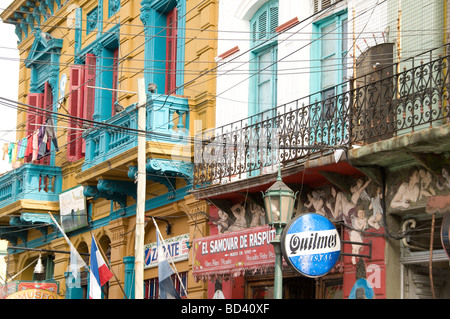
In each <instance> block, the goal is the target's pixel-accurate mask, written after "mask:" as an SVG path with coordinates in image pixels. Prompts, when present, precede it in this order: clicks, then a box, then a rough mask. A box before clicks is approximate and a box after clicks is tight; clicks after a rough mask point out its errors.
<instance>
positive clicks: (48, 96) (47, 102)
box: [42, 82, 53, 123]
mask: <svg viewBox="0 0 450 319" xmlns="http://www.w3.org/2000/svg"><path fill="white" fill-rule="evenodd" d="M42 108H43V109H45V110H48V111H53V93H52V87H51V86H50V84H49V83H48V82H45V88H44V105H43V106H42ZM48 117H51V113H46V112H44V113H43V114H42V123H44V122H45V119H46V118H48Z"/></svg>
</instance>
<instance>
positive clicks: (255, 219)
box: [249, 204, 266, 228]
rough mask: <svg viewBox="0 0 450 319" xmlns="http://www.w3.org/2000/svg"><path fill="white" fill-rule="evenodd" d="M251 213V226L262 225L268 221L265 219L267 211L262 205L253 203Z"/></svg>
mask: <svg viewBox="0 0 450 319" xmlns="http://www.w3.org/2000/svg"><path fill="white" fill-rule="evenodd" d="M251 214H252V221H251V222H250V226H249V227H250V228H252V227H257V226H261V225H264V224H265V223H266V221H265V216H266V212H265V210H264V209H263V208H262V207H261V206H259V205H256V204H253V205H252V206H251Z"/></svg>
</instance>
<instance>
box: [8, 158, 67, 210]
mask: <svg viewBox="0 0 450 319" xmlns="http://www.w3.org/2000/svg"><path fill="white" fill-rule="evenodd" d="M61 188H62V174H61V168H60V167H55V166H47V165H36V164H24V165H23V166H21V167H19V168H18V169H15V170H12V171H10V172H8V173H6V174H5V175H3V176H1V177H0V207H1V210H2V211H3V210H5V209H7V206H8V205H10V204H13V203H15V202H17V201H19V200H34V201H45V202H55V203H56V204H57V205H58V206H59V194H60V193H61ZM27 208H28V209H29V210H36V209H38V207H34V209H33V207H32V205H31V206H29V207H27ZM44 212H45V213H47V211H44Z"/></svg>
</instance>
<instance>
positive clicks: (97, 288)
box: [89, 236, 113, 299]
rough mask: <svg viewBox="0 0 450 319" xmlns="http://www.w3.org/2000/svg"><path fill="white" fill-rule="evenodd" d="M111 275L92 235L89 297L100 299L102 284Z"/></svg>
mask: <svg viewBox="0 0 450 319" xmlns="http://www.w3.org/2000/svg"><path fill="white" fill-rule="evenodd" d="M112 276H113V274H112V272H111V271H110V270H109V268H108V266H107V265H106V263H105V260H104V259H103V257H102V254H101V253H100V251H99V250H98V247H97V243H96V242H95V239H94V236H92V244H91V265H90V276H89V277H90V278H89V299H101V298H102V286H103V285H104V284H106V283H107V282H108V281H109V280H110V279H111V278H112Z"/></svg>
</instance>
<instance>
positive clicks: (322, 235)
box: [286, 230, 339, 256]
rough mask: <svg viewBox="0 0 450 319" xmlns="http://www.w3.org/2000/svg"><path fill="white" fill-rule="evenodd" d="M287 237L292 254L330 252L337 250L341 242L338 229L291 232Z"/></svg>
mask: <svg viewBox="0 0 450 319" xmlns="http://www.w3.org/2000/svg"><path fill="white" fill-rule="evenodd" d="M286 239H287V241H288V242H289V255H290V256H298V255H310V254H323V253H329V252H332V251H335V250H336V246H337V245H338V244H339V241H338V240H339V239H338V234H337V232H336V230H321V231H311V232H304V233H300V234H290V235H287V236H286Z"/></svg>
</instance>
